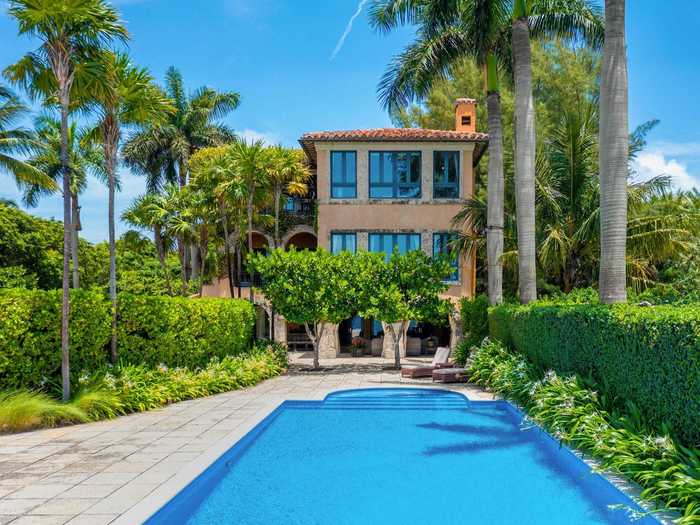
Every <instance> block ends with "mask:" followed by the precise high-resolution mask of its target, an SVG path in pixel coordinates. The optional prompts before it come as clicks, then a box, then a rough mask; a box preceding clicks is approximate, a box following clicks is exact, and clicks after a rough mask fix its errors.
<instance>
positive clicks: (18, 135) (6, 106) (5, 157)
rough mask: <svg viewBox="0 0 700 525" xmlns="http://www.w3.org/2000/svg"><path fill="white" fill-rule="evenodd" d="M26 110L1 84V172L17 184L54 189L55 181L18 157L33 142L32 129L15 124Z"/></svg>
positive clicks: (29, 147) (25, 152)
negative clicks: (9, 176)
mask: <svg viewBox="0 0 700 525" xmlns="http://www.w3.org/2000/svg"><path fill="white" fill-rule="evenodd" d="M28 112H29V109H28V108H27V106H25V105H24V104H22V102H21V101H20V100H19V98H17V96H16V95H15V94H14V93H13V92H12V91H10V90H9V89H8V88H6V87H5V86H3V85H0V171H4V172H5V173H7V174H9V175H11V176H12V177H13V178H14V179H15V181H16V182H17V184H19V185H25V184H31V185H36V186H39V187H41V188H45V189H47V190H54V191H55V190H56V189H57V186H56V183H55V181H54V180H51V179H50V178H48V177H46V174H45V173H43V172H42V171H41V170H38V169H36V168H35V167H34V166H32V165H31V164H29V163H27V162H25V161H24V160H23V159H22V158H21V157H22V156H24V155H27V154H29V153H30V152H31V150H32V148H34V146H35V145H36V143H35V140H34V136H33V134H32V132H31V131H29V130H27V129H24V128H21V127H15V125H16V122H17V121H18V120H21V119H22V118H23V117H24V116H26V115H27V113H28Z"/></svg>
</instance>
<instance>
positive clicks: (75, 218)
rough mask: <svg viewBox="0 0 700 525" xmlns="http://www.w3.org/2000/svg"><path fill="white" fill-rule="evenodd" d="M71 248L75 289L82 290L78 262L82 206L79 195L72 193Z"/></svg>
mask: <svg viewBox="0 0 700 525" xmlns="http://www.w3.org/2000/svg"><path fill="white" fill-rule="evenodd" d="M71 225H72V226H73V228H72V229H71V247H70V254H71V258H72V259H73V288H80V263H79V261H78V253H79V250H78V241H79V239H80V237H79V235H80V234H79V232H80V230H81V229H82V228H81V224H80V206H79V205H78V194H77V193H73V192H71Z"/></svg>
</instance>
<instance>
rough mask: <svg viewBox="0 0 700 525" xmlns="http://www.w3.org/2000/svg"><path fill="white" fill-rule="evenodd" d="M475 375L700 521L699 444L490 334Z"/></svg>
mask: <svg viewBox="0 0 700 525" xmlns="http://www.w3.org/2000/svg"><path fill="white" fill-rule="evenodd" d="M468 372H469V376H470V379H471V381H473V382H474V383H477V384H479V385H483V386H486V387H488V388H490V389H491V390H493V391H495V392H497V393H499V394H501V395H503V396H504V397H506V398H507V399H510V400H512V401H515V402H516V403H517V404H518V405H520V406H521V407H522V408H523V409H524V410H525V411H526V413H527V414H528V415H529V416H530V417H531V418H532V419H533V420H534V421H535V422H536V423H538V424H540V425H542V426H543V427H544V428H545V429H547V430H548V431H549V432H550V433H551V434H552V435H553V436H554V437H555V438H557V439H559V440H561V441H563V442H564V443H566V444H568V445H571V446H573V447H575V448H577V449H579V450H581V451H583V452H585V453H587V454H590V455H591V456H593V457H594V458H596V459H597V460H598V461H599V462H600V464H601V466H602V467H603V468H604V469H606V470H610V471H613V472H615V473H618V474H621V475H623V476H624V477H626V478H627V479H629V480H631V481H634V482H635V483H638V484H639V485H641V487H642V488H643V491H642V493H641V497H642V499H644V500H647V501H648V502H650V503H652V504H656V505H660V506H662V507H666V508H669V509H672V510H675V511H677V512H678V513H680V514H681V515H682V517H681V518H680V519H679V520H678V523H679V524H682V525H690V524H693V523H695V524H696V523H698V522H700V450H698V449H697V448H695V449H693V448H686V447H684V446H683V445H682V444H681V443H680V442H678V441H675V440H674V439H673V438H672V437H671V436H669V435H668V434H665V433H662V434H661V435H659V434H656V433H654V432H652V431H650V430H649V428H648V427H647V426H646V424H645V420H644V417H643V416H642V415H641V414H640V413H639V411H638V410H636V408H635V406H634V405H633V404H628V405H627V410H626V411H620V410H616V409H615V408H612V409H610V408H609V407H608V406H606V403H605V397H604V396H601V395H599V393H598V392H596V391H594V390H591V389H589V388H586V386H585V384H584V382H583V381H582V380H581V379H579V378H578V377H576V376H575V375H572V376H568V377H564V376H560V375H558V374H557V373H555V372H551V371H550V372H546V373H545V372H542V370H541V369H540V368H539V367H537V366H535V365H533V364H532V363H530V362H529V361H528V360H527V359H526V358H525V357H524V356H522V355H520V354H518V353H513V352H509V351H508V350H506V349H505V348H504V347H503V346H502V344H501V343H499V342H497V341H489V340H488V339H486V340H485V341H484V342H483V344H482V346H481V347H480V348H478V349H477V350H476V351H475V352H474V354H473V355H472V359H471V360H470V366H469V369H468Z"/></svg>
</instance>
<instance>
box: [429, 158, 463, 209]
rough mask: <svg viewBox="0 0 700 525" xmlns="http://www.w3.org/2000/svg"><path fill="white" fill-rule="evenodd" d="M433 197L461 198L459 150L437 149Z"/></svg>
mask: <svg viewBox="0 0 700 525" xmlns="http://www.w3.org/2000/svg"><path fill="white" fill-rule="evenodd" d="M433 198H434V199H458V198H459V152H458V151H436V152H435V153H434V154H433Z"/></svg>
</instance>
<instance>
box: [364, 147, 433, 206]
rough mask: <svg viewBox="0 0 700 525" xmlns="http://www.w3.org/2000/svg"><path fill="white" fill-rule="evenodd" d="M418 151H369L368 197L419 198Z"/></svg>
mask: <svg viewBox="0 0 700 525" xmlns="http://www.w3.org/2000/svg"><path fill="white" fill-rule="evenodd" d="M420 162H421V157H420V152H419V151H371V152H370V154H369V197H370V198H371V199H419V198H420V196H421V188H420V186H421V184H420Z"/></svg>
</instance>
